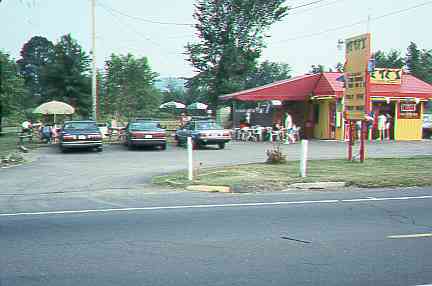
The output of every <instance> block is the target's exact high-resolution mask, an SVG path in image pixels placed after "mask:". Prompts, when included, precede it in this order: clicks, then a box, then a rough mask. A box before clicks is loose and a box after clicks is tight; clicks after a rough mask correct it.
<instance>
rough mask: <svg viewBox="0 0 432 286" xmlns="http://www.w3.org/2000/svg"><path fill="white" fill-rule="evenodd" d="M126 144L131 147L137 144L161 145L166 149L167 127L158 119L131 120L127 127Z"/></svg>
mask: <svg viewBox="0 0 432 286" xmlns="http://www.w3.org/2000/svg"><path fill="white" fill-rule="evenodd" d="M124 144H125V145H126V146H128V147H129V148H133V147H137V146H155V147H156V146H159V147H160V148H161V149H162V150H165V149H166V144H167V143H166V134H165V129H162V128H161V127H160V124H159V122H158V121H150V120H148V121H147V120H139V121H135V122H130V123H129V124H128V125H127V126H126V129H125V134H124Z"/></svg>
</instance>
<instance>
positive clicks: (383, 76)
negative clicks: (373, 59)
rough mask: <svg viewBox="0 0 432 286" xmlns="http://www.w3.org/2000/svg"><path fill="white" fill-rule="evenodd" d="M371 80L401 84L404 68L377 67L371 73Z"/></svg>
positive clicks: (376, 82)
mask: <svg viewBox="0 0 432 286" xmlns="http://www.w3.org/2000/svg"><path fill="white" fill-rule="evenodd" d="M370 82H371V83H375V84H399V85H400V84H401V83H402V69H375V70H374V71H373V72H371V73H370Z"/></svg>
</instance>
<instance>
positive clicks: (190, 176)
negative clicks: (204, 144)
mask: <svg viewBox="0 0 432 286" xmlns="http://www.w3.org/2000/svg"><path fill="white" fill-rule="evenodd" d="M192 147H193V144H192V137H188V138H187V151H188V179H189V181H192V180H193V158H192V149H193V148H192Z"/></svg>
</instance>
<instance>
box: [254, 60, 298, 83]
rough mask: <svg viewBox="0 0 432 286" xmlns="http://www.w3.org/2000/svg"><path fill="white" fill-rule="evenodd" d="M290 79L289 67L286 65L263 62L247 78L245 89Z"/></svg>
mask: <svg viewBox="0 0 432 286" xmlns="http://www.w3.org/2000/svg"><path fill="white" fill-rule="evenodd" d="M290 77H291V67H290V66H289V65H288V64H285V63H275V62H270V61H264V62H262V63H261V64H260V65H259V66H257V67H256V68H255V69H254V70H253V71H252V72H251V74H250V75H249V76H248V78H247V81H246V88H253V87H258V86H263V85H266V84H269V83H272V82H275V81H278V80H283V79H289V78H290Z"/></svg>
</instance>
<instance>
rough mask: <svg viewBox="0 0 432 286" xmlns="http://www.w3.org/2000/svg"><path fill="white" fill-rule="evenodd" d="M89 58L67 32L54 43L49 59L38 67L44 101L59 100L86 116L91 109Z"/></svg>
mask: <svg viewBox="0 0 432 286" xmlns="http://www.w3.org/2000/svg"><path fill="white" fill-rule="evenodd" d="M89 71H90V59H89V56H88V55H87V54H86V53H85V52H84V50H83V49H82V47H81V46H80V45H79V44H78V42H77V41H76V40H75V39H73V38H72V36H71V35H70V34H68V35H64V36H62V37H61V38H60V41H59V42H58V43H57V44H55V46H54V57H53V60H52V61H50V62H48V63H47V64H46V65H45V66H44V67H43V69H42V74H41V80H42V84H43V85H45V86H46V100H60V101H64V102H67V103H69V104H71V105H72V106H74V107H75V108H76V111H77V113H78V114H80V115H82V116H89V115H90V110H91V102H92V101H91V78H90V74H89Z"/></svg>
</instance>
